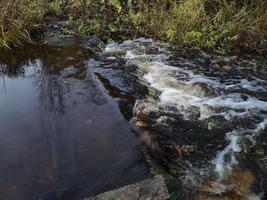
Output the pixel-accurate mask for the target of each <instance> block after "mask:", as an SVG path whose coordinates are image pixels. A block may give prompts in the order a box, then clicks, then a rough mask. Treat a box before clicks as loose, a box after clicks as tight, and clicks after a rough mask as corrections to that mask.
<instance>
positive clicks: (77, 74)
mask: <svg viewBox="0 0 267 200" xmlns="http://www.w3.org/2000/svg"><path fill="white" fill-rule="evenodd" d="M91 67H92V66H89V65H88V63H87V57H86V56H85V55H84V54H83V52H82V51H81V50H80V49H79V47H78V46H75V45H71V46H63V47H53V48H52V47H32V48H29V49H25V50H23V52H20V53H19V54H18V55H15V56H12V57H6V58H5V60H2V65H1V71H0V74H1V77H2V80H3V81H0V88H5V89H4V90H5V91H6V92H5V93H0V176H1V180H0V193H1V199H10V200H13V199H14V200H17V199H18V200H24V199H25V200H26V199H27V200H30V199H38V198H40V199H49V200H53V199H80V198H82V197H86V196H88V195H92V194H96V193H99V192H102V191H105V190H109V189H111V188H114V187H117V186H120V185H123V184H128V183H132V182H135V181H137V180H140V179H143V178H144V177H147V176H149V172H148V169H147V166H146V164H145V163H144V160H143V157H142V155H141V153H140V151H139V148H138V144H137V142H136V140H135V137H134V136H133V134H132V133H131V131H130V129H129V127H128V124H127V122H126V121H125V120H124V119H123V117H122V116H121V114H120V112H119V110H118V108H117V105H116V103H115V102H114V101H113V99H112V98H110V97H109V96H108V95H107V94H106V92H105V90H104V89H103V88H102V86H101V83H100V82H99V81H98V80H97V78H96V77H95V76H94V74H93V73H92V68H91ZM114 161H115V162H114Z"/></svg>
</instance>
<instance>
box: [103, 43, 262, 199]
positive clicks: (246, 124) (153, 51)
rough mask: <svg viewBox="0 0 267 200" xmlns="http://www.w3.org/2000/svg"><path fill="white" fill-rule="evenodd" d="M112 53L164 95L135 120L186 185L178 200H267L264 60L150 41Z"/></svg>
mask: <svg viewBox="0 0 267 200" xmlns="http://www.w3.org/2000/svg"><path fill="white" fill-rule="evenodd" d="M105 52H106V54H109V56H110V58H113V57H112V56H114V55H117V54H118V52H120V53H119V55H120V57H122V58H123V59H126V61H127V64H126V65H128V66H129V65H136V66H138V70H139V71H141V74H142V76H141V77H139V81H140V82H146V85H149V86H148V87H151V88H152V89H154V90H156V91H157V92H158V93H159V95H158V96H157V97H155V95H147V96H144V97H143V98H139V99H138V100H137V101H136V104H135V118H136V119H134V120H135V123H136V125H137V126H139V128H141V129H142V130H141V132H143V133H140V134H141V140H142V137H143V139H144V140H149V142H147V141H146V142H145V144H146V145H147V146H148V148H150V149H152V150H151V151H152V155H153V151H154V157H156V158H157V159H158V160H160V163H161V165H163V166H164V167H165V169H166V170H167V171H168V172H169V173H170V174H171V175H173V176H174V177H175V179H177V182H180V185H179V184H178V185H177V186H174V187H173V188H174V190H176V191H177V190H178V192H177V194H176V195H177V198H178V199H180V198H187V199H264V198H267V196H266V190H267V187H266V184H267V182H266V173H267V163H266V161H267V157H266V153H267V148H266V147H267V143H266V134H267V62H266V59H265V58H264V57H257V56H255V57H253V56H251V57H249V56H244V57H242V58H237V57H230V56H225V55H220V54H219V53H217V54H215V53H213V54H212V53H204V52H199V51H195V52H189V51H183V50H179V49H176V48H175V47H172V46H170V45H168V44H164V43H159V42H154V41H153V40H149V39H138V40H135V41H125V42H123V43H121V44H110V45H108V46H107V47H106V50H105ZM121 55H122V56H121ZM139 74H140V72H139ZM148 132H150V133H148ZM148 134H149V135H150V136H149V137H148V136H147V135H148ZM144 135H145V136H144ZM151 141H154V142H155V143H157V144H155V145H154V146H153V145H151ZM155 146H156V147H157V148H158V149H157V148H155ZM155 149H157V151H156V153H155ZM155 154H158V157H157V155H156V156H155ZM175 187H176V188H175ZM177 187H179V189H177ZM183 190H184V191H183Z"/></svg>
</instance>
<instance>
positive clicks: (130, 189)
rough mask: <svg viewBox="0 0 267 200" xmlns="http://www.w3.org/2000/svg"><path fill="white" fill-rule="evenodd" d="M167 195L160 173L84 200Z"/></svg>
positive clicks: (145, 198)
mask: <svg viewBox="0 0 267 200" xmlns="http://www.w3.org/2000/svg"><path fill="white" fill-rule="evenodd" d="M168 197H169V194H168V190H167V187H166V185H165V182H164V178H163V177H162V176H161V175H157V176H154V177H153V178H150V179H146V180H143V181H141V182H138V183H136V184H132V185H128V186H124V187H122V188H119V189H116V190H112V191H109V192H105V193H102V194H100V195H98V196H96V197H90V198H86V199H84V200H163V199H167V198H168Z"/></svg>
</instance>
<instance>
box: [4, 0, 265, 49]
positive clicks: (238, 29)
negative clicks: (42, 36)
mask: <svg viewBox="0 0 267 200" xmlns="http://www.w3.org/2000/svg"><path fill="white" fill-rule="evenodd" d="M49 5H50V6H51V5H52V7H55V10H56V11H57V12H60V13H61V14H63V15H65V16H66V17H67V18H68V25H67V26H66V27H64V28H63V34H64V33H67V34H70V33H71V34H74V35H77V36H81V37H82V36H88V35H97V36H99V37H101V38H102V39H110V38H112V39H128V38H133V37H139V36H146V37H153V38H157V39H160V40H164V41H168V42H171V43H174V44H176V45H178V46H181V47H199V48H236V47H238V48H248V49H255V48H267V1H266V0H153V1H152V0H132V1H130V0H127V1H126V0H1V2H0V47H10V46H11V45H13V46H19V45H21V42H23V41H25V40H27V41H30V40H31V34H30V33H31V30H32V29H34V27H35V26H36V24H38V23H39V22H41V21H42V16H43V14H44V13H45V12H47V9H48V7H49ZM59 5H61V8H60V7H59Z"/></svg>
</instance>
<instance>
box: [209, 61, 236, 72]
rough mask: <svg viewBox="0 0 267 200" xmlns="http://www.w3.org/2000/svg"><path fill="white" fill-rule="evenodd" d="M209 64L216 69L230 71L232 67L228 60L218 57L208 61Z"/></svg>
mask: <svg viewBox="0 0 267 200" xmlns="http://www.w3.org/2000/svg"><path fill="white" fill-rule="evenodd" d="M210 63H211V65H212V66H214V67H215V68H217V69H222V70H224V71H230V70H231V69H232V67H231V66H230V64H229V62H226V61H225V60H222V59H220V58H214V59H212V60H211V61H210Z"/></svg>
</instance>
